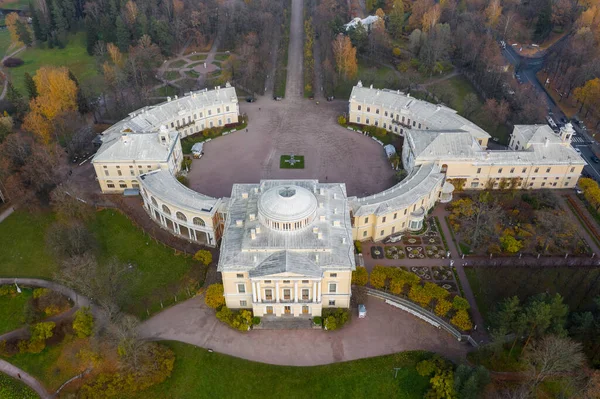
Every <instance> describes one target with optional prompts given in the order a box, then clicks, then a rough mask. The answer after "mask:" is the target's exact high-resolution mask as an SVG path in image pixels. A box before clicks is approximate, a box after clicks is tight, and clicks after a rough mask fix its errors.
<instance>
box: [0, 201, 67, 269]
mask: <svg viewBox="0 0 600 399" xmlns="http://www.w3.org/2000/svg"><path fill="white" fill-rule="evenodd" d="M53 221H54V215H53V214H51V213H35V214H31V213H27V212H24V211H17V212H15V213H13V214H12V215H11V216H9V217H8V218H7V219H6V220H4V221H3V222H2V223H0V242H1V243H2V250H0V276H2V277H41V278H50V277H52V274H53V273H54V272H55V271H56V270H57V264H56V262H55V261H54V259H53V257H52V256H51V254H50V253H49V252H48V251H47V250H46V244H45V236H44V232H45V230H46V228H47V227H48V226H49V225H50V224H51V223H52V222H53Z"/></svg>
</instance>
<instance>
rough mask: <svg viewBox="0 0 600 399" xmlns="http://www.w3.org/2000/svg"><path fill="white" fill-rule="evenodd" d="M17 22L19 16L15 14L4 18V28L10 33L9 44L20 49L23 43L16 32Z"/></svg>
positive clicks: (12, 13)
mask: <svg viewBox="0 0 600 399" xmlns="http://www.w3.org/2000/svg"><path fill="white" fill-rule="evenodd" d="M17 22H19V14H17V13H16V12H11V13H9V14H8V15H7V16H6V17H5V18H4V23H5V24H6V28H7V29H8V32H9V33H10V42H11V43H12V44H14V45H15V46H18V47H21V46H23V45H24V44H23V42H22V41H21V39H20V38H19V32H18V30H17Z"/></svg>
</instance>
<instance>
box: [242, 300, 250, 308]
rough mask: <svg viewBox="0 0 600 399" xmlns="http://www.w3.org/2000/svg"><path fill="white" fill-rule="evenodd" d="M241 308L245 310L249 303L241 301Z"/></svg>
mask: <svg viewBox="0 0 600 399" xmlns="http://www.w3.org/2000/svg"><path fill="white" fill-rule="evenodd" d="M240 306H241V307H242V308H245V307H246V306H248V302H246V301H240Z"/></svg>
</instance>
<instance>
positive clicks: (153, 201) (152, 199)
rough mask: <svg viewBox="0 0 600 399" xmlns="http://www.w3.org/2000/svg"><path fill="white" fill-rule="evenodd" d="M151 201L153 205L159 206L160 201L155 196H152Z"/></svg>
mask: <svg viewBox="0 0 600 399" xmlns="http://www.w3.org/2000/svg"><path fill="white" fill-rule="evenodd" d="M150 201H152V205H154V206H155V207H157V208H158V202H156V200H155V199H154V197H150Z"/></svg>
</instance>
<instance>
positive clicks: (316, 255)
mask: <svg viewBox="0 0 600 399" xmlns="http://www.w3.org/2000/svg"><path fill="white" fill-rule="evenodd" d="M315 263H319V254H315Z"/></svg>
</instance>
